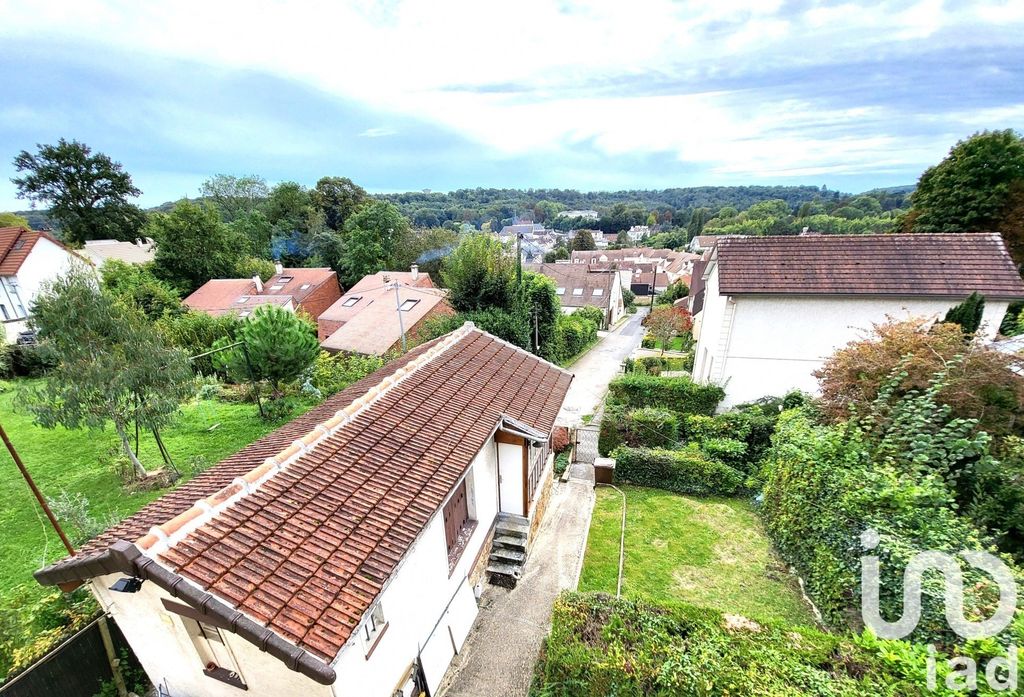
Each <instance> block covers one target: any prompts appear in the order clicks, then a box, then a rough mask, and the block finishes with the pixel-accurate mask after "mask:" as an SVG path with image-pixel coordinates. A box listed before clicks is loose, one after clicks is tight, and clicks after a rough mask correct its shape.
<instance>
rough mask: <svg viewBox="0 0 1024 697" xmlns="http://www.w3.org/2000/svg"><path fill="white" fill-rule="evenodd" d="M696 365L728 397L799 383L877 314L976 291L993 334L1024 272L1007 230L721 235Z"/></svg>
mask: <svg viewBox="0 0 1024 697" xmlns="http://www.w3.org/2000/svg"><path fill="white" fill-rule="evenodd" d="M703 281H704V284H705V286H704V300H703V307H702V309H701V311H700V313H699V314H698V315H697V318H696V321H695V328H698V327H699V330H698V329H695V333H696V332H697V331H699V334H698V335H697V346H696V354H695V357H694V372H693V377H694V379H695V380H696V381H698V382H702V383H713V384H717V385H721V386H722V387H723V388H724V389H725V392H726V396H725V399H724V400H723V402H722V404H721V405H720V408H722V409H726V408H729V407H731V406H734V405H736V404H740V403H743V402H747V401H751V400H754V399H758V398H760V397H764V396H766V395H775V396H780V395H782V394H785V393H786V392H788V391H790V390H793V389H798V390H803V391H806V392H810V393H815V392H816V391H817V380H816V379H815V378H814V376H813V372H814V371H815V370H817V369H818V368H820V367H821V365H822V364H823V363H824V361H825V359H826V358H828V357H829V356H830V355H831V354H832V353H834V352H835V351H836V350H837V349H839V348H841V347H842V346H845V345H846V344H847V343H849V342H851V341H853V340H856V339H858V338H861V337H862V336H864V335H865V334H866V333H867V332H869V331H870V330H871V328H872V326H873V325H875V324H880V323H883V322H886V321H887V320H888V319H889V318H892V319H897V320H898V319H908V318H911V317H922V318H927V319H930V320H939V319H942V317H943V316H944V315H945V313H946V312H947V311H948V310H949V309H950V308H951V307H953V306H954V305H956V304H958V303H960V302H962V301H963V300H964V299H966V297H967V296H968V295H970V294H971V293H972V292H974V291H978V292H980V293H982V294H983V295H985V299H986V303H985V312H984V318H983V322H982V327H981V329H980V330H979V332H978V333H979V335H980V336H981V337H983V338H985V339H991V338H992V337H994V336H995V334H996V332H997V330H998V327H999V323H1000V321H1001V320H1002V318H1003V315H1004V314H1005V313H1006V307H1007V305H1008V303H1009V302H1010V301H1011V300H1013V299H1016V298H1021V297H1024V283H1022V281H1021V279H1020V277H1019V276H1018V275H1017V272H1016V269H1015V268H1014V265H1013V262H1012V260H1011V259H1010V257H1009V255H1008V254H1007V252H1006V249H1005V247H1004V246H1003V243H1002V240H1001V239H1000V237H999V236H998V235H987V234H962V235H857V236H854V235H851V236H839V235H830V236H821V237H803V238H797V237H764V238H746V239H743V238H736V239H730V240H721V241H720V242H719V243H718V245H717V247H716V248H715V251H714V252H713V253H712V256H711V259H710V260H709V262H708V263H707V267H706V268H705V269H704V272H703Z"/></svg>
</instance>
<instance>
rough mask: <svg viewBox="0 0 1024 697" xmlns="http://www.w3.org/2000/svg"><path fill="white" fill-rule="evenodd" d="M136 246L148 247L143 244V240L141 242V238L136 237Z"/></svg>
mask: <svg viewBox="0 0 1024 697" xmlns="http://www.w3.org/2000/svg"><path fill="white" fill-rule="evenodd" d="M135 244H136V246H138V247H145V246H146V245H144V244H143V243H142V240H141V239H140V238H138V237H136V238H135Z"/></svg>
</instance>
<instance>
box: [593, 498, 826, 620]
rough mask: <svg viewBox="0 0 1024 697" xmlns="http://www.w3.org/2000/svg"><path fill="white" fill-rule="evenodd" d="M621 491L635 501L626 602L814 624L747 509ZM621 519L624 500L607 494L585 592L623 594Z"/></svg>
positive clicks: (740, 504) (729, 502)
mask: <svg viewBox="0 0 1024 697" xmlns="http://www.w3.org/2000/svg"><path fill="white" fill-rule="evenodd" d="M620 488H621V489H622V490H623V491H624V492H625V493H626V499H627V506H626V560H625V566H624V573H623V586H622V594H623V596H626V597H634V598H643V599H646V600H649V601H651V602H655V603H660V602H666V601H682V602H685V603H690V604H693V605H700V606H705V607H711V608H715V609H717V610H720V611H723V612H730V613H735V614H739V615H743V616H745V617H750V618H752V619H761V620H783V621H786V622H789V623H793V624H803V625H813V624H814V618H813V616H812V615H811V611H810V608H809V607H808V606H807V605H806V603H805V602H804V601H803V599H802V598H801V597H800V593H799V591H798V590H797V588H796V585H795V579H793V578H792V576H791V575H790V574H789V573H788V572H787V571H786V568H785V566H784V565H783V564H782V563H781V562H780V561H779V559H778V557H777V556H776V555H775V552H774V550H773V549H772V546H771V543H770V542H769V541H768V538H767V537H766V536H765V534H764V532H763V530H762V528H761V525H760V521H759V519H758V518H757V515H756V514H755V513H754V511H753V510H752V509H751V507H750V505H749V504H748V503H747V502H745V501H742V500H739V499H727V498H706V499H697V498H692V497H689V496H680V495H678V494H673V493H670V492H667V491H661V490H658V489H647V488H642V487H631V486H624V487H620ZM621 516H622V499H621V496H620V495H619V493H618V492H617V491H615V490H613V489H609V488H604V487H602V488H599V489H598V490H597V503H596V505H595V506H594V517H593V520H592V522H591V524H590V536H589V538H588V541H587V552H586V557H585V559H584V565H583V573H582V576H581V578H580V590H581V591H603V592H606V593H611V594H614V593H615V585H616V579H617V576H618V565H619V530H620V521H621Z"/></svg>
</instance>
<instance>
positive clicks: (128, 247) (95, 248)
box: [82, 237, 156, 267]
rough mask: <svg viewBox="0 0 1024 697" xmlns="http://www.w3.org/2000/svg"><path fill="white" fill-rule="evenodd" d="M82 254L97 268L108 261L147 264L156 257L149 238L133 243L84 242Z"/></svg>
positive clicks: (154, 244) (114, 241)
mask: <svg viewBox="0 0 1024 697" xmlns="http://www.w3.org/2000/svg"><path fill="white" fill-rule="evenodd" d="M82 254H83V255H84V256H86V257H88V258H89V259H90V260H91V261H92V262H93V263H94V264H95V265H96V266H97V267H100V266H103V263H104V262H105V261H107V260H110V259H114V260H116V261H123V262H125V263H126V264H148V263H149V262H151V261H153V259H154V258H155V257H156V243H155V242H154V241H153V239H152V238H150V237H147V238H145V239H137V240H135V241H134V242H122V241H121V240H86V242H85V246H84V247H82Z"/></svg>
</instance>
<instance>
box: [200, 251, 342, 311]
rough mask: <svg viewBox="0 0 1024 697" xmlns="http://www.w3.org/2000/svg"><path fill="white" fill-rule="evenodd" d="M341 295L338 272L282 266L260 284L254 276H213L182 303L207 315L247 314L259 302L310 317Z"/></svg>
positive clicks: (258, 304)
mask: <svg viewBox="0 0 1024 697" xmlns="http://www.w3.org/2000/svg"><path fill="white" fill-rule="evenodd" d="M340 297H341V286H339V285H338V275H337V274H336V273H334V271H332V270H331V269H327V268H322V269H285V268H283V267H282V266H281V265H280V264H278V265H277V273H275V274H274V275H273V276H271V277H270V279H269V280H268V281H267V282H266V283H263V282H262V281H261V280H260V279H259V277H258V276H255V277H253V278H216V279H213V280H211V281H208V282H206V283H204V284H203V285H202V286H201V287H200V288H199V289H198V290H196V291H195V292H194V293H192V295H190V296H188V297H187V298H185V299H184V300H183V301H182V302H184V303H185V305H187V306H188V307H190V308H192V309H193V310H198V311H200V312H205V313H207V314H210V315H214V316H218V315H226V314H232V313H233V314H237V315H238V316H239V317H248V316H250V315H251V314H252V312H253V310H255V309H256V308H257V307H259V306H260V305H279V306H280V307H283V308H285V309H287V310H289V311H291V312H295V311H296V310H300V309H301V310H302V311H304V312H306V313H308V314H309V315H310V316H311V317H312V318H313V320H314V321H315V320H316V319H317V318H319V317H320V315H321V314H323V312H324V310H326V309H327V308H328V307H330V306H331V304H332V303H333V302H334V301H335V300H337V299H338V298H340Z"/></svg>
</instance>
